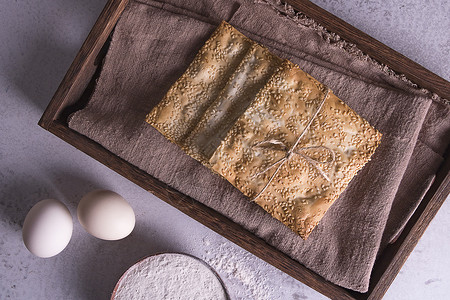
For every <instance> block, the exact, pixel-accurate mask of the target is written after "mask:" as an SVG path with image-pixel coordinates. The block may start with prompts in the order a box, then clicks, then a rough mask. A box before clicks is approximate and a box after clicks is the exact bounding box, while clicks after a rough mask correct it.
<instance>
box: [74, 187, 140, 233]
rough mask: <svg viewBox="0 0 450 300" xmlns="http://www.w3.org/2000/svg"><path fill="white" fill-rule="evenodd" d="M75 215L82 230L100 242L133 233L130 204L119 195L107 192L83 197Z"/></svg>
mask: <svg viewBox="0 0 450 300" xmlns="http://www.w3.org/2000/svg"><path fill="white" fill-rule="evenodd" d="M77 214H78V220H79V221H80V223H81V225H82V226H83V227H84V229H86V231H87V232H89V233H90V234H92V235H93V236H95V237H97V238H99V239H102V240H110V241H113V240H120V239H123V238H124V237H126V236H128V235H129V234H130V233H131V232H132V231H133V228H134V224H135V222H136V219H135V215H134V211H133V208H131V206H130V204H128V202H127V201H126V200H125V199H124V198H123V197H122V196H120V195H119V194H117V193H114V192H112V191H107V190H96V191H92V192H90V193H88V194H86V195H85V196H83V198H82V199H81V201H80V203H79V204H78V208H77Z"/></svg>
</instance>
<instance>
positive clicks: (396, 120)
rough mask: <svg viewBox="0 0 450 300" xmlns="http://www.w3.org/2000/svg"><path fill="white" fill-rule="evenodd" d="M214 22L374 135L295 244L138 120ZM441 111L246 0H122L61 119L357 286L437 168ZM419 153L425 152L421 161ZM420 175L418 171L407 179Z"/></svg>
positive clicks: (444, 120)
mask: <svg viewBox="0 0 450 300" xmlns="http://www.w3.org/2000/svg"><path fill="white" fill-rule="evenodd" d="M249 16H252V17H249ZM222 19H225V20H227V21H228V22H230V23H231V25H233V26H235V27H236V28H237V29H238V30H239V31H241V32H242V33H244V34H245V35H247V36H248V37H250V38H252V39H253V40H255V41H257V42H259V43H261V44H263V45H264V46H266V47H268V48H269V50H270V51H272V52H274V53H275V54H277V55H279V56H280V57H282V58H287V59H289V60H291V61H292V62H294V63H296V64H298V65H299V66H300V67H301V68H302V69H303V70H305V71H306V72H308V73H310V74H311V75H312V76H314V77H315V78H317V79H318V80H319V81H321V82H323V83H324V84H326V85H328V86H330V88H331V89H332V90H333V91H334V93H335V94H336V95H337V96H338V97H339V98H341V99H342V100H343V101H344V102H345V103H346V104H347V105H349V106H350V107H351V108H352V109H353V110H355V111H356V112H357V113H358V114H359V115H361V116H362V117H363V118H365V119H366V120H367V121H368V122H369V123H370V124H372V125H374V127H376V128H377V129H378V130H379V131H380V132H382V133H383V139H382V142H381V144H380V146H379V148H378V149H377V151H376V153H375V155H374V156H373V158H372V161H371V162H369V163H368V164H367V165H366V166H365V167H364V168H363V169H362V170H361V172H360V174H358V176H357V177H355V178H354V180H352V181H351V182H350V184H349V186H348V188H347V189H346V191H345V192H344V193H343V194H342V195H341V197H340V198H339V199H338V200H337V201H336V203H335V204H334V205H333V206H332V207H331V208H330V209H329V210H328V212H327V213H326V215H325V217H324V218H323V219H322V221H321V223H320V224H319V225H318V226H317V228H316V229H315V230H314V231H313V233H312V234H311V235H310V236H309V238H308V240H307V241H303V240H302V239H301V238H300V237H299V236H297V235H296V234H295V233H293V232H292V231H291V230H290V229H289V228H287V227H285V226H284V225H283V224H281V223H279V222H278V221H277V220H275V219H273V218H272V217H271V216H270V215H268V214H267V213H266V212H265V211H264V210H262V209H261V208H260V207H258V206H257V205H256V204H254V203H252V202H250V201H248V199H247V198H246V197H244V196H243V195H242V194H241V192H239V191H238V190H237V189H235V188H234V187H233V186H232V185H231V184H229V183H228V182H227V181H225V180H223V179H222V178H220V177H218V176H217V175H215V174H213V173H212V172H211V171H209V170H208V169H207V168H205V167H204V166H202V165H201V164H200V163H198V162H197V161H195V160H194V159H192V158H191V157H189V156H188V155H185V154H184V153H183V152H182V150H181V149H179V148H178V147H177V146H176V145H174V144H172V143H170V142H169V141H167V140H166V139H165V138H164V137H163V136H162V135H161V134H160V133H159V132H157V131H156V130H155V129H154V128H152V127H151V126H149V125H148V124H146V123H145V115H146V114H147V112H148V111H150V110H151V109H152V108H153V107H154V106H155V105H156V104H157V103H158V102H159V101H160V100H161V99H162V97H163V96H164V95H165V94H166V92H167V90H168V89H169V87H170V86H171V85H172V84H173V83H174V82H175V80H176V79H177V78H179V77H180V76H181V74H182V73H183V72H184V71H185V70H186V68H187V66H188V65H189V64H190V62H191V61H192V60H193V58H194V56H195V54H196V53H197V52H198V50H199V49H200V47H201V46H202V44H203V43H204V42H205V41H206V40H207V38H208V37H209V36H210V35H211V33H212V32H213V31H214V29H215V28H216V26H217V25H218V24H219V23H220V21H221V20H222ZM449 115H450V114H449V109H448V105H446V104H445V103H441V102H437V101H433V100H432V99H430V98H428V97H427V95H426V94H423V93H421V92H420V90H418V89H414V88H413V87H411V86H409V85H407V84H405V83H404V82H402V81H401V80H399V79H398V78H396V77H393V76H390V75H389V74H387V73H386V72H383V71H382V70H381V69H380V68H379V67H377V66H374V65H373V62H372V61H370V60H361V59H356V58H355V57H354V56H352V55H351V54H350V53H348V52H347V51H346V50H345V49H343V48H340V47H336V46H335V45H332V44H330V43H329V42H327V41H326V40H324V39H323V38H322V37H321V35H319V34H318V33H317V32H316V31H315V29H314V28H309V27H307V26H300V25H298V24H297V23H295V22H293V21H292V20H290V19H288V18H284V17H282V16H279V15H278V12H277V11H275V10H274V9H273V8H272V7H270V6H268V5H265V4H254V3H251V2H249V1H246V0H239V1H225V0H214V1H210V0H202V1H194V0H189V1H178V0H168V1H166V2H165V3H161V2H157V1H151V0H143V1H142V2H135V1H131V2H130V3H129V5H128V6H127V8H126V9H125V11H124V13H123V15H122V16H121V18H120V20H119V22H118V23H117V26H116V29H115V32H114V34H113V37H112V41H111V45H110V48H109V50H108V53H107V55H106V58H105V60H104V63H103V67H102V71H101V74H100V77H99V79H98V82H97V85H96V87H95V90H94V92H93V95H92V97H91V99H90V101H89V103H88V104H87V106H86V107H85V108H84V109H82V110H80V111H78V112H75V113H74V114H73V115H72V116H71V117H70V119H69V127H70V128H72V129H74V130H76V131H78V132H80V133H81V134H84V135H86V136H87V137H89V138H91V139H92V140H94V141H97V142H98V143H99V144H101V145H102V146H104V147H105V148H106V149H108V150H110V151H111V152H113V153H115V154H116V155H118V156H120V157H121V158H123V159H125V160H127V161H128V162H130V163H132V164H133V165H135V166H137V167H139V168H140V169H142V170H144V171H146V172H148V173H149V174H151V175H152V176H154V177H156V178H158V179H160V180H161V181H163V182H165V183H167V184H168V185H170V186H172V187H174V188H175V189H177V190H179V191H180V192H182V193H184V194H186V195H188V196H191V197H192V198H194V199H196V200H198V201H199V202H202V203H204V204H205V205H207V206H209V207H211V208H213V209H215V210H216V211H218V212H220V213H222V214H223V215H225V216H227V217H228V218H230V219H231V220H233V221H234V222H236V223H238V224H240V225H241V226H243V227H244V228H246V229H247V230H249V231H251V232H253V233H255V234H256V235H257V236H259V237H261V238H262V239H264V240H265V241H267V242H268V243H269V244H271V245H273V246H274V247H276V248H278V249H280V250H281V251H283V252H284V253H286V254H288V255H290V256H291V257H292V258H293V259H295V260H297V261H299V262H300V263H302V264H304V265H305V266H306V267H308V268H310V269H311V270H313V271H314V272H316V273H318V274H319V275H321V276H323V277H324V278H325V279H327V280H329V281H331V282H333V283H336V284H338V285H341V286H343V287H346V288H349V289H353V290H355V291H359V292H365V291H367V289H368V286H369V280H370V273H371V270H372V267H373V264H374V262H375V259H376V256H377V253H379V251H381V250H382V249H383V247H384V246H385V245H386V244H387V243H388V242H389V241H391V240H392V239H393V237H395V235H396V234H398V232H400V231H401V228H402V226H403V224H404V223H405V222H406V221H407V220H408V217H409V215H410V213H411V212H413V211H414V208H415V206H416V205H417V204H418V203H419V202H420V200H421V197H422V195H423V194H424V193H425V192H426V189H427V188H428V186H429V184H430V182H431V181H432V179H433V176H434V174H435V172H436V169H437V168H438V167H439V164H440V161H441V159H442V157H441V155H442V153H443V151H444V150H445V149H446V147H447V143H448V141H447V140H446V138H445V137H446V136H448V133H449V129H450V124H449V121H448V119H449V118H448V117H449ZM427 153H434V154H433V155H432V156H428V157H427V161H428V164H425V163H423V159H424V158H425V157H426V156H427ZM416 171H417V172H416ZM422 172H423V174H424V177H422V176H419V175H420V174H421V173H422ZM417 182H419V183H422V182H423V184H421V185H420V186H419V185H417ZM412 185H414V186H415V188H414V189H412V188H411V187H412ZM405 199H406V200H405ZM405 207H407V208H408V209H407V210H408V213H406V214H405V213H403V211H404V210H405ZM393 209H395V210H396V211H393ZM397 210H398V211H397Z"/></svg>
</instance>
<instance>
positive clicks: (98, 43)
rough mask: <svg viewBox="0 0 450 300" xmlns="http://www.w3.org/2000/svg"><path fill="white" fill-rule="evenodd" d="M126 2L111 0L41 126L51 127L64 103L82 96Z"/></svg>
mask: <svg viewBox="0 0 450 300" xmlns="http://www.w3.org/2000/svg"><path fill="white" fill-rule="evenodd" d="M127 4H128V0H110V1H108V3H107V4H106V6H105V8H104V9H103V11H102V12H101V14H100V16H99V17H98V19H97V21H96V22H95V24H94V27H93V28H92V29H91V31H90V32H89V35H88V37H87V38H86V40H85V41H84V43H83V45H82V46H81V49H80V51H79V52H78V54H77V55H76V57H75V59H74V61H73V62H72V64H71V65H70V67H69V70H68V71H67V73H66V75H65V76H64V78H63V80H62V82H61V84H60V85H59V87H58V89H57V90H56V92H55V95H54V96H53V98H52V100H51V101H50V103H49V105H48V106H47V108H46V109H45V111H44V114H43V115H42V117H41V119H40V120H39V125H40V126H42V127H43V128H48V127H49V126H50V125H51V122H53V121H54V120H56V119H57V118H58V117H59V115H60V113H61V111H62V110H63V109H64V108H65V107H67V106H70V105H72V104H74V103H75V102H77V101H78V100H79V98H80V97H81V95H82V94H83V92H84V90H85V89H86V87H87V85H88V84H89V82H90V80H91V78H92V76H93V74H94V73H95V71H96V69H97V66H96V62H97V61H98V59H97V55H98V54H99V53H100V50H101V49H102V47H103V45H104V44H105V42H106V40H107V39H108V37H109V35H110V33H111V31H112V30H113V28H114V26H115V25H116V23H117V20H118V19H119V17H120V15H121V14H122V12H123V10H124V9H125V7H126V6H127Z"/></svg>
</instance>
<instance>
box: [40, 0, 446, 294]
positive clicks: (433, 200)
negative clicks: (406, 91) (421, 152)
mask: <svg viewBox="0 0 450 300" xmlns="http://www.w3.org/2000/svg"><path fill="white" fill-rule="evenodd" d="M287 2H289V3H290V4H291V5H292V6H294V7H295V8H296V9H298V10H299V11H301V12H303V13H304V14H305V15H307V16H308V17H311V18H313V19H315V20H316V21H317V22H318V23H320V24H322V25H323V26H325V27H326V28H327V29H329V30H330V31H333V32H335V33H337V34H339V35H340V36H341V37H342V38H344V39H346V40H347V41H349V42H352V43H354V44H356V45H357V46H358V47H359V48H360V49H361V50H363V51H364V52H365V53H367V54H369V55H370V56H372V57H373V58H375V59H377V60H378V61H379V62H381V63H384V64H386V65H388V66H389V67H391V68H392V69H393V70H395V71H397V72H399V73H403V74H405V75H406V76H407V77H408V78H409V79H410V80H412V81H413V82H415V83H417V84H418V85H420V86H422V87H424V88H427V89H429V90H430V91H432V92H435V93H436V94H438V95H440V96H441V97H443V98H446V99H450V83H449V82H447V81H446V80H444V79H442V78H441V77H439V76H437V75H436V74H433V73H432V72H430V71H428V70H427V69H425V68H423V67H422V66H420V65H418V64H417V63H415V62H413V61H411V60H410V59H408V58H406V57H405V56H403V55H401V54H399V53H397V52H395V51H394V50H392V49H390V48H389V47H387V46H386V45H384V44H382V43H380V42H379V41H377V40H375V39H373V38H372V37H370V36H368V35H367V34H365V33H363V32H361V31H360V30H358V29H356V28H354V27H352V26H351V25H349V24H347V23H346V22H344V21H342V20H341V19H339V18H337V17H336V16H334V15H332V14H330V13H329V12H327V11H325V10H323V9H322V8H320V7H318V6H316V5H315V4H312V3H311V2H309V1H307V0H289V1H287ZM127 4H128V0H109V1H108V3H107V4H106V6H105V8H104V9H103V11H102V13H101V14H100V17H99V18H98V20H97V22H96V23H95V25H94V27H93V28H92V30H91V32H90V33H89V35H88V37H87V39H86V41H85V42H84V44H83V45H82V47H81V49H80V51H79V52H78V54H77V56H76V57H75V60H74V61H73V63H72V65H71V66H70V68H69V70H68V71H67V74H66V75H65V77H64V79H63V81H62V82H61V84H60V86H59V88H58V90H57V91H56V93H55V95H54V96H53V99H52V100H51V102H50V104H49V105H48V107H47V109H46V110H45V112H44V114H43V116H42V118H41V120H40V121H39V125H40V126H42V127H43V128H44V129H46V130H48V131H50V132H52V133H53V134H55V135H56V136H58V137H60V138H61V139H63V140H65V141H66V142H68V143H70V144H71V145H73V146H74V147H76V148H77V149H79V150H81V151H83V152H85V153H86V154H88V155H90V156H91V157H93V158H95V159H96V160H98V161H99V162H101V163H103V164H104V165H106V166H108V167H109V168H111V169H112V170H114V171H116V172H117V173H119V174H121V175H122V176H124V177H126V178H128V179H129V180H131V181H133V182H134V183H136V184H138V185H139V186H141V187H142V188H144V189H146V190H147V191H149V192H151V193H153V194H154V195H155V196H157V197H158V198H160V199H162V200H164V201H166V202H167V203H169V204H171V205H172V206H174V207H176V208H177V209H179V210H180V211H182V212H184V213H185V214H187V215H189V216H190V217H192V218H194V219H195V220H197V221H199V222H200V223H202V224H204V225H205V226H207V227H209V228H211V229H212V230H214V231H216V232H217V233H219V234H221V235H222V236H224V237H226V238H227V239H229V240H230V241H232V242H234V243H236V244H237V245H239V246H241V247H242V248H244V249H246V250H248V251H249V252H251V253H253V254H254V255H256V256H258V257H260V258H261V259H263V260H265V261H266V262H268V263H270V264H272V265H273V266H275V267H277V268H279V269H280V270H282V271H284V272H286V273H287V274H289V275H291V276H292V277H294V278H296V279H298V280H299V281H301V282H303V283H305V284H307V285H308V286H310V287H311V288H313V289H315V290H317V291H319V292H320V293H322V294H324V295H325V296H328V297H330V298H332V299H380V298H381V297H382V296H383V295H384V294H385V292H386V291H387V289H388V288H389V286H390V284H391V283H392V281H393V280H394V278H395V276H396V275H397V273H398V272H399V271H400V268H401V267H402V265H403V264H404V262H405V261H406V259H407V258H408V256H409V254H410V253H411V251H412V250H413V248H414V247H415V245H416V244H417V242H418V241H419V239H420V237H421V236H422V234H423V233H424V231H425V229H426V227H427V226H428V224H429V223H430V222H431V220H432V218H433V217H434V216H435V215H436V213H437V211H438V209H439V208H440V206H441V205H442V203H443V202H444V200H445V199H446V197H447V195H448V194H449V192H450V174H449V173H450V172H449V170H450V153H449V151H447V153H446V154H445V156H444V158H445V161H444V163H443V164H442V166H441V168H440V170H439V172H438V174H437V177H436V179H435V181H434V183H433V185H432V186H431V188H430V190H429V191H428V193H427V194H426V196H425V198H424V199H423V200H422V202H421V204H420V206H419V207H418V208H417V210H416V211H415V213H414V215H413V216H412V217H411V219H410V220H409V222H408V223H407V225H406V227H405V229H404V230H403V232H402V234H401V235H400V236H399V237H398V239H397V240H396V242H395V243H393V244H391V245H389V246H388V247H387V248H386V249H385V250H384V252H383V253H382V254H381V255H380V257H379V258H378V260H377V261H376V263H375V266H374V269H373V272H372V276H371V281H370V288H369V291H368V292H367V293H364V294H362V293H357V292H354V291H351V290H348V289H344V288H342V287H339V286H337V285H335V284H333V283H330V282H328V281H326V280H325V279H324V278H322V277H321V276H319V275H317V274H316V273H314V272H312V271H311V270H309V269H307V268H306V267H304V266H303V265H301V264H300V263H298V262H296V261H294V260H293V259H291V258H290V257H289V256H287V255H286V254H283V253H282V252H280V251H279V250H277V249H275V248H274V247H272V246H270V245H268V244H267V243H265V242H264V241H263V240H262V239H260V238H258V237H256V236H255V235H254V234H252V233H251V232H249V231H247V230H245V229H243V228H242V227H241V226H239V225H237V224H236V223H234V222H232V221H231V220H229V219H228V218H226V217H225V216H223V215H221V214H219V213H218V212H216V211H214V210H212V209H210V208H209V207H207V206H205V205H203V204H201V203H199V202H197V201H196V200H195V199H192V198H190V197H188V196H186V195H184V194H182V193H180V192H178V191H176V190H175V189H173V188H171V187H169V186H167V185H166V184H165V183H163V182H161V181H159V180H157V179H155V178H154V177H152V176H150V175H149V174H147V173H145V172H144V171H142V170H140V169H138V168H137V167H135V166H134V165H132V164H130V163H128V162H126V161H125V160H123V159H121V158H119V157H118V156H116V155H114V154H113V153H111V152H109V151H108V150H106V149H105V148H103V147H102V146H100V145H99V144H97V143H96V142H94V141H93V140H91V139H89V138H87V137H85V136H83V135H81V134H79V133H77V132H75V131H74V130H71V129H70V128H69V127H68V125H67V116H68V115H69V114H70V113H71V112H74V111H76V110H77V109H78V108H79V107H80V103H83V102H85V101H86V99H87V95H89V94H90V93H91V92H92V88H93V85H94V81H95V77H96V76H97V75H98V74H96V73H98V72H96V71H98V69H99V68H98V66H99V62H101V61H102V59H103V57H104V56H105V53H106V51H105V49H107V45H108V38H109V36H110V34H111V32H112V30H113V29H114V26H115V24H116V23H117V20H118V19H119V17H120V15H121V14H122V12H123V10H124V9H125V7H126V6H127Z"/></svg>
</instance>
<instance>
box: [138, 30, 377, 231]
mask: <svg viewBox="0 0 450 300" xmlns="http://www.w3.org/2000/svg"><path fill="white" fill-rule="evenodd" d="M146 121H147V122H148V123H149V124H151V125H152V126H153V127H155V128H156V129H157V130H158V131H160V132H161V133H162V134H163V135H164V136H166V137H167V138H168V139H169V140H170V141H172V142H174V143H175V144H177V145H179V146H180V147H181V148H182V149H183V150H184V151H185V152H186V153H187V154H189V155H191V156H192V157H193V158H195V159H197V160H198V161H200V162H201V163H202V164H203V165H205V166H206V167H208V168H210V169H211V170H212V171H214V172H216V173H217V174H219V175H221V176H222V177H223V178H225V179H226V180H228V181H229V182H230V183H231V184H232V185H234V186H235V187H236V188H238V189H239V190H240V191H241V192H242V193H243V194H244V195H246V196H248V197H249V199H250V200H251V201H254V202H255V203H257V204H258V205H260V206H261V207H262V208H263V209H264V210H266V211H267V212H268V213H270V214H271V215H272V216H273V217H274V218H276V219H278V220H279V221H281V222H282V223H284V224H285V225H286V226H288V227H289V228H291V229H292V230H293V231H295V232H296V233H297V234H299V235H300V236H301V237H302V238H303V239H306V238H307V237H308V235H309V234H310V233H311V231H312V230H313V229H314V227H315V226H316V225H317V224H318V223H319V221H320V219H321V218H322V217H323V215H324V214H325V212H326V211H327V209H328V208H329V207H330V206H331V204H332V203H333V202H334V201H335V200H336V199H337V198H338V197H339V195H340V194H341V193H342V192H343V190H344V189H345V188H346V187H347V185H348V183H349V182H350V180H351V179H352V178H353V177H354V176H355V175H356V173H357V172H358V171H359V170H360V169H361V168H362V167H363V166H364V165H365V164H366V163H367V162H368V161H369V160H370V157H371V156H372V154H373V153H374V152H375V150H376V148H377V147H378V145H379V143H380V141H381V136H382V135H381V133H380V132H378V131H377V130H376V129H375V128H373V127H372V126H371V125H370V124H369V123H368V122H367V121H366V120H364V119H363V118H362V117H360V116H359V115H358V114H356V113H355V112H354V111H353V110H352V109H351V108H350V107H348V106H347V105H346V104H345V103H344V102H342V101H341V100H340V99H339V98H338V97H336V96H335V95H334V94H333V92H332V91H331V90H330V89H329V88H328V87H326V86H325V85H323V84H321V83H320V82H318V81H317V80H315V79H314V78H313V77H311V76H310V75H309V74H307V73H305V72H304V71H302V70H301V69H300V68H299V67H298V66H297V65H295V64H293V63H292V62H290V61H288V60H283V59H281V58H279V57H277V56H276V55H274V54H272V53H270V52H269V50H268V49H267V48H265V47H264V46H261V45H259V44H257V43H256V42H253V41H252V40H250V39H249V38H247V37H245V36H244V35H243V34H241V33H240V32H239V31H237V30H236V29H234V28H233V27H232V26H231V25H230V24H228V23H226V22H222V24H221V25H220V26H219V27H218V28H217V30H216V31H215V32H214V33H213V35H212V36H211V37H210V38H209V39H208V41H206V43H205V45H204V46H203V47H202V48H201V50H200V51H199V53H198V54H197V56H196V57H195V59H194V61H193V62H192V63H191V65H190V66H189V67H188V69H187V70H186V72H185V73H184V74H183V75H182V76H181V77H180V78H179V79H178V80H177V81H176V82H175V83H174V85H173V86H172V87H171V88H170V90H169V91H168V93H167V94H166V95H165V97H164V98H163V99H162V101H161V102H160V103H159V104H158V105H157V106H156V107H155V108H154V109H153V110H152V111H151V112H150V113H149V114H148V115H147V118H146Z"/></svg>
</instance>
